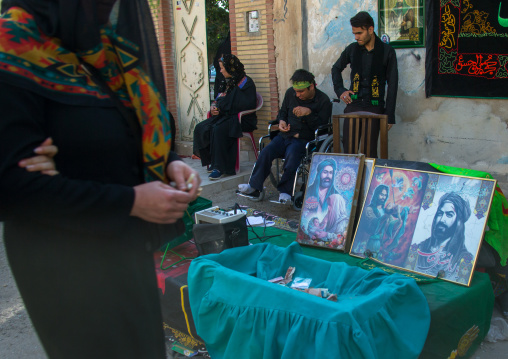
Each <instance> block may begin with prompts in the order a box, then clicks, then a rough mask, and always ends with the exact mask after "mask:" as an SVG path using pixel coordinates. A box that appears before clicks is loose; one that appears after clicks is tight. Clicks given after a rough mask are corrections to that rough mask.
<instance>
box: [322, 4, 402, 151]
mask: <svg viewBox="0 0 508 359" xmlns="http://www.w3.org/2000/svg"><path fill="white" fill-rule="evenodd" d="M350 23H351V28H352V30H353V35H355V40H356V42H353V43H352V44H350V45H349V46H347V47H346V48H345V49H344V51H343V52H342V54H341V55H340V57H339V59H338V60H337V62H335V64H334V65H333V67H332V81H333V89H334V91H335V94H336V95H337V96H338V97H339V98H340V99H341V100H342V101H344V103H345V104H346V108H345V109H344V113H351V112H371V113H378V114H387V115H388V130H390V129H391V127H392V126H393V124H395V103H396V100H397V86H398V81H399V77H398V76H399V75H398V70H397V56H396V54H395V50H394V49H393V48H392V47H391V46H390V45H388V44H385V43H383V42H382V41H381V39H380V38H379V37H378V36H377V35H376V34H375V33H374V20H373V19H372V17H371V16H370V15H369V13H368V12H366V11H360V12H359V13H358V14H356V15H355V16H353V17H352V18H351V20H350ZM348 64H350V66H351V86H350V88H349V89H347V88H345V87H344V81H343V79H342V71H343V70H344V69H345V68H346V67H347V65H348ZM386 85H388V87H387V89H386V91H385V88H386ZM385 92H386V100H385ZM350 126H353V133H355V131H356V129H355V128H354V124H353V123H350V121H345V122H344V129H343V133H349V128H350ZM379 129H380V125H379V122H373V123H372V130H371V131H372V132H371V134H372V136H371V141H370V148H371V149H372V151H373V153H372V157H377V141H378V137H379ZM361 131H362V130H361V129H360V133H361ZM358 140H359V139H358ZM348 141H349V137H348V136H343V138H342V143H343V146H344V151H347V149H348V148H349V142H348ZM354 145H356V146H358V144H353V146H354ZM366 147H367V143H365V148H362V149H360V150H361V151H362V152H363V153H366Z"/></svg>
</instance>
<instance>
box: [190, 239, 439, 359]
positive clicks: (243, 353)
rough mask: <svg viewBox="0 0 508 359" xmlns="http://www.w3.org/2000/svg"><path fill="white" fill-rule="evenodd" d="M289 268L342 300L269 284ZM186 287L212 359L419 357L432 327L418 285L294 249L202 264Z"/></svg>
mask: <svg viewBox="0 0 508 359" xmlns="http://www.w3.org/2000/svg"><path fill="white" fill-rule="evenodd" d="M291 234H292V236H293V240H294V237H295V234H294V233H291ZM290 266H293V267H295V268H296V271H295V273H294V275H293V279H294V278H296V277H303V278H312V283H311V286H312V287H315V288H328V289H329V291H330V292H331V293H335V294H337V296H338V301H337V302H333V301H328V300H326V299H323V298H319V297H316V296H313V295H311V294H307V293H302V292H299V291H297V290H294V289H290V288H288V287H285V286H281V285H278V284H274V283H270V282H268V280H269V279H272V278H275V277H278V276H284V275H285V273H286V270H287V269H288V267H290ZM188 285H189V301H190V305H191V309H192V315H193V318H194V323H195V325H196V329H197V333H198V335H199V336H200V337H201V338H202V339H203V340H204V341H205V343H206V347H207V350H208V352H209V353H210V355H211V357H212V358H214V359H220V358H242V359H250V358H252V359H294V358H352V359H356V358H387V359H393V358H417V357H418V355H419V354H420V352H421V350H422V348H423V345H424V343H425V339H426V337H427V332H428V329H429V325H430V313H429V307H428V304H427V301H426V299H425V297H424V296H423V294H422V292H421V290H420V289H419V288H418V286H417V284H416V282H415V281H414V280H413V279H411V278H408V277H405V276H402V275H400V274H392V275H390V274H387V273H386V272H384V271H382V270H380V269H373V270H371V271H367V270H364V269H362V268H359V267H356V266H350V265H348V264H346V263H344V262H335V263H333V262H330V261H326V260H322V259H318V258H314V257H311V256H308V255H304V254H302V249H301V247H300V246H299V244H298V243H296V242H293V243H292V244H290V245H289V246H288V247H287V248H281V247H279V246H276V245H273V244H269V243H262V244H256V245H252V246H246V247H239V248H232V249H228V250H225V251H223V252H222V253H220V254H210V255H206V256H202V257H199V258H196V259H194V260H193V261H192V263H191V265H190V268H189V273H188Z"/></svg>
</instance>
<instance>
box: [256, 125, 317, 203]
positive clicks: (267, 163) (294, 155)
mask: <svg viewBox="0 0 508 359" xmlns="http://www.w3.org/2000/svg"><path fill="white" fill-rule="evenodd" d="M307 142H308V141H307V140H302V139H299V138H294V137H283V136H282V135H281V134H279V135H277V136H275V138H274V139H273V140H272V142H270V143H269V144H268V146H266V147H265V148H263V150H262V151H261V153H260V154H259V157H258V160H257V161H256V164H255V165H254V169H253V170H252V174H251V176H250V180H249V185H250V186H251V187H252V188H255V189H257V190H258V191H262V190H263V183H264V182H265V179H266V177H268V175H269V174H270V170H271V169H272V162H273V160H274V159H276V158H284V159H285V161H284V173H283V174H282V178H281V179H280V181H279V185H278V186H277V190H278V191H279V192H280V193H287V194H290V195H291V194H292V193H293V183H294V179H295V175H296V170H297V169H298V166H299V165H300V162H301V161H302V157H303V156H304V155H305V145H306V144H307Z"/></svg>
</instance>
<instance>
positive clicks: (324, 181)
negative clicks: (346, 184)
mask: <svg viewBox="0 0 508 359" xmlns="http://www.w3.org/2000/svg"><path fill="white" fill-rule="evenodd" d="M331 185H332V179H331V178H322V179H321V182H320V183H319V187H321V188H330V187H331Z"/></svg>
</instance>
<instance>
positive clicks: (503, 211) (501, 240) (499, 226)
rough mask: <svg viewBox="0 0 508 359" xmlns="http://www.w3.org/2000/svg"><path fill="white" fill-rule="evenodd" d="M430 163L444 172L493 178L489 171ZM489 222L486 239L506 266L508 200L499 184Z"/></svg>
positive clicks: (507, 254)
mask: <svg viewBox="0 0 508 359" xmlns="http://www.w3.org/2000/svg"><path fill="white" fill-rule="evenodd" d="M430 165H431V166H432V167H434V168H436V169H437V170H439V171H441V172H443V173H450V174H454V175H461V176H469V177H476V178H490V179H493V177H492V175H491V174H490V173H488V172H482V171H476V170H471V169H466V168H459V167H450V166H443V165H439V164H436V163H430ZM487 224H488V226H489V230H488V231H486V232H485V240H486V241H487V243H488V244H490V245H491V246H492V247H493V248H494V249H495V250H496V251H497V253H498V254H499V257H501V265H503V266H505V265H506V259H507V258H508V238H507V236H508V201H507V200H506V197H505V196H504V194H503V191H501V188H500V187H499V186H498V185H497V184H496V190H495V191H494V196H493V197H492V205H491V208H490V213H489V218H488V220H487Z"/></svg>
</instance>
